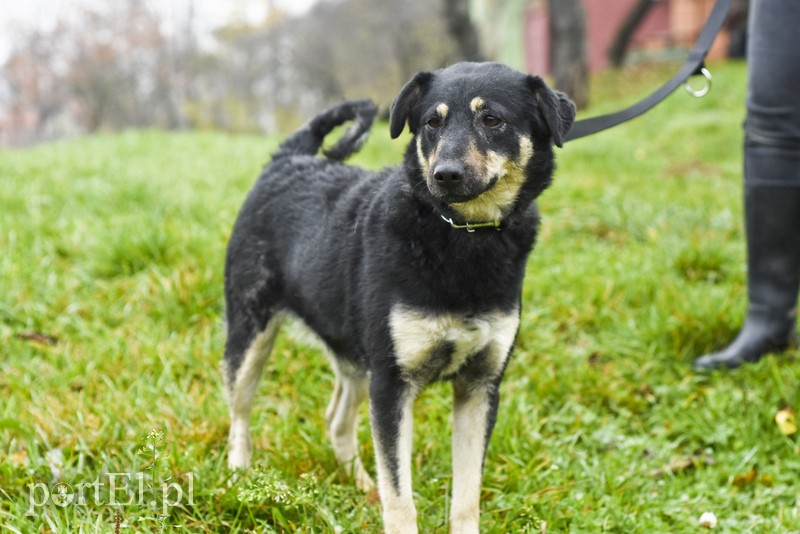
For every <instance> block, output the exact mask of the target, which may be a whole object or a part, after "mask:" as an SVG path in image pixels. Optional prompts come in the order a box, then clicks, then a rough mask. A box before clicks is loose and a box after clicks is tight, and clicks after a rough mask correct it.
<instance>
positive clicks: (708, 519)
mask: <svg viewBox="0 0 800 534" xmlns="http://www.w3.org/2000/svg"><path fill="white" fill-rule="evenodd" d="M700 526H701V527H705V528H714V527H716V526H717V516H715V515H714V512H703V515H701V516H700Z"/></svg>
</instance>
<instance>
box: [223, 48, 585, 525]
mask: <svg viewBox="0 0 800 534" xmlns="http://www.w3.org/2000/svg"><path fill="white" fill-rule="evenodd" d="M375 113H376V109H375V107H374V106H373V105H372V104H371V103H369V102H366V101H359V102H345V103H343V104H340V105H339V106H336V107H334V108H332V109H330V110H328V111H326V112H324V113H322V114H320V115H319V116H317V117H316V118H314V119H313V120H312V121H311V122H310V123H308V124H307V125H306V126H305V127H303V128H302V129H300V130H299V131H298V132H296V133H295V134H294V135H293V136H292V137H290V138H289V139H288V140H287V141H286V142H285V143H284V144H283V145H281V147H280V148H279V150H278V152H277V153H276V154H275V156H274V158H273V160H272V162H271V163H270V164H269V165H267V166H266V168H265V169H264V171H263V173H262V174H261V176H260V177H259V179H258V181H257V182H256V184H255V186H254V187H253V189H252V191H251V192H250V194H249V196H248V198H247V200H246V202H245V204H244V206H243V207H242V210H241V212H240V214H239V217H238V219H237V221H236V225H235V227H234V230H233V234H232V236H231V239H230V244H229V246H228V254H227V261H226V265H225V297H226V301H227V315H228V330H229V331H228V339H227V344H226V347H225V359H224V365H223V368H224V374H225V378H226V381H227V385H228V394H229V401H230V412H231V429H230V440H229V453H228V454H229V456H228V461H229V465H230V466H231V467H233V468H239V467H245V466H247V465H248V463H249V461H250V441H249V429H248V424H249V415H250V409H251V406H252V401H253V394H254V392H255V390H256V385H257V382H258V379H259V377H260V375H261V371H262V368H263V365H264V362H265V360H266V359H267V356H268V355H269V352H270V349H271V347H272V343H273V341H274V339H275V336H276V334H277V332H278V328H279V325H280V323H281V321H282V319H283V318H284V317H285V316H286V315H287V314H290V315H292V316H296V317H299V318H300V319H301V320H302V321H303V322H305V323H306V324H307V325H308V326H309V327H310V328H311V329H312V330H313V331H314V332H315V333H316V334H318V336H319V337H320V338H321V339H322V340H323V341H324V343H325V345H326V346H327V348H328V349H329V352H330V353H331V355H332V361H333V363H334V365H333V367H334V370H335V371H336V383H335V386H334V393H333V398H332V399H331V402H330V405H329V406H328V409H327V412H326V414H325V416H326V417H325V418H326V421H327V424H328V429H329V432H330V438H331V441H332V443H333V449H334V453H335V455H336V458H337V460H338V461H340V462H341V463H342V464H344V465H345V466H347V468H348V469H349V470H350V471H351V472H352V474H353V476H354V478H355V482H356V484H357V485H358V487H360V488H362V489H364V490H370V489H371V488H372V487H373V482H372V479H371V478H370V476H369V475H368V474H367V471H366V470H365V468H364V466H363V464H362V462H361V460H360V459H359V457H358V452H357V451H358V447H357V442H356V426H357V414H358V407H359V405H360V404H361V402H362V401H363V400H364V399H366V398H367V397H368V398H369V401H370V402H369V406H370V420H371V426H372V435H373V439H374V444H375V456H376V464H377V472H378V490H379V493H380V498H381V501H382V505H383V518H384V526H385V529H386V532H388V533H394V532H403V533H408V532H416V531H417V527H416V509H415V507H414V502H413V500H412V484H411V444H412V420H413V415H412V406H413V402H414V398H415V396H416V395H417V393H418V392H419V391H420V389H421V388H423V387H424V386H426V385H427V384H429V383H431V382H433V381H437V380H448V381H450V382H452V385H453V390H454V412H453V434H452V447H453V466H454V473H453V500H452V513H451V531H453V532H459V533H464V532H477V531H478V513H479V512H478V511H479V497H480V486H481V472H482V469H483V461H484V455H485V451H486V446H487V443H488V440H489V437H490V436H491V433H492V429H493V427H494V423H495V416H496V412H497V404H498V386H499V384H500V380H501V378H502V376H503V373H504V371H505V368H506V365H507V363H508V358H509V355H510V352H511V348H512V345H513V343H514V339H515V337H516V333H517V329H518V325H519V314H520V294H521V289H522V279H523V275H524V273H525V264H526V259H527V257H528V253H529V252H530V250H531V248H532V246H533V243H534V238H535V235H536V226H537V222H538V214H537V211H536V207H535V204H534V199H535V198H536V197H537V196H538V195H539V193H541V192H542V190H544V189H545V188H546V187H547V186H548V185H549V184H550V180H551V175H552V172H553V168H554V163H553V150H552V145H553V144H556V145H558V146H561V143H562V140H563V139H564V135H565V134H566V132H567V131H568V130H569V128H570V126H571V124H572V121H573V119H574V116H575V108H574V106H573V104H572V103H571V102H570V101H569V99H568V98H567V97H566V96H565V95H564V94H562V93H559V92H557V91H552V90H551V89H549V88H548V87H547V86H546V85H545V84H544V82H543V81H542V80H541V79H540V78H538V77H535V76H528V75H524V74H521V73H519V72H516V71H514V70H512V69H509V68H508V67H505V66H502V65H499V64H496V63H459V64H456V65H454V66H451V67H449V68H446V69H443V70H440V71H436V72H423V73H419V74H417V75H416V76H414V77H413V78H412V79H411V80H410V81H409V82H408V83H407V84H406V85H405V86H404V87H403V88H402V90H401V91H400V93H399V94H398V96H397V97H396V99H395V101H394V103H393V105H392V109H391V116H390V131H391V135H392V137H394V138H396V137H397V136H399V135H400V133H401V132H402V130H403V128H404V127H405V124H406V123H408V126H409V129H410V130H411V133H412V134H413V135H414V137H413V139H412V142H411V143H410V145H409V146H408V149H407V151H406V154H405V157H404V160H403V164H402V165H401V166H400V167H397V168H390V169H386V170H384V171H382V172H377V173H375V172H368V171H365V170H362V169H359V168H356V167H352V166H346V165H344V164H342V163H339V162H338V161H336V160H341V159H344V158H345V157H346V156H348V155H349V154H350V153H351V152H353V151H355V150H357V149H358V148H359V147H360V144H361V142H363V140H364V138H365V137H366V133H367V131H368V129H369V127H370V125H371V123H372V120H373V119H374V116H375ZM348 120H352V121H354V122H353V125H352V126H351V128H350V130H349V131H348V132H346V133H345V134H344V136H343V137H342V139H341V140H340V141H339V142H338V143H337V144H336V145H335V146H334V147H333V148H332V149H331V150H330V151H328V152H326V155H327V156H328V157H327V158H320V157H315V154H316V152H317V151H318V150H319V149H320V146H321V144H322V141H323V138H324V137H325V135H326V134H327V133H328V132H330V131H331V129H333V128H334V127H335V126H337V125H339V124H341V123H343V122H346V121H348ZM445 218H446V219H448V220H450V221H452V225H451V223H450V222H445V220H444V219H445ZM493 226H497V228H495V227H493Z"/></svg>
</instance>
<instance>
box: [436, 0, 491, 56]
mask: <svg viewBox="0 0 800 534" xmlns="http://www.w3.org/2000/svg"><path fill="white" fill-rule="evenodd" d="M442 7H443V13H444V17H445V20H446V21H447V31H448V33H449V34H450V35H451V36H452V38H453V41H454V42H455V44H456V53H457V55H458V59H459V60H462V61H482V60H483V59H484V58H483V54H481V46H480V39H479V38H478V31H477V29H476V28H475V26H474V25H473V24H472V20H471V19H470V16H469V1H468V0H444V4H443V6H442Z"/></svg>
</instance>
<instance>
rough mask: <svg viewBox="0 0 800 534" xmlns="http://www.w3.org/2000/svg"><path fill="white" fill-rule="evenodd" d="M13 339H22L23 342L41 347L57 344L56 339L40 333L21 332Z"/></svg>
mask: <svg viewBox="0 0 800 534" xmlns="http://www.w3.org/2000/svg"><path fill="white" fill-rule="evenodd" d="M14 337H16V338H17V339H24V340H25V341H33V342H35V343H41V344H43V345H55V344H56V343H58V338H56V337H53V336H48V335H47V334H42V333H41V332H21V333H19V334H16V335H15V336H14Z"/></svg>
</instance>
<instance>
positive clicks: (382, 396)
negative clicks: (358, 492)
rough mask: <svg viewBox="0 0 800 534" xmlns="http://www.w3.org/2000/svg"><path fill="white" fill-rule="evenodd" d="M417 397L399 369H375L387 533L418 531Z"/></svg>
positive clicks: (374, 407)
mask: <svg viewBox="0 0 800 534" xmlns="http://www.w3.org/2000/svg"><path fill="white" fill-rule="evenodd" d="M414 398H415V391H414V390H413V388H412V387H411V386H409V384H408V383H406V382H405V381H404V380H403V379H402V378H401V377H400V376H398V375H397V374H396V370H395V369H389V370H385V371H384V372H382V373H376V372H373V373H372V376H371V377H370V420H371V424H372V437H373V440H374V443H375V463H376V467H377V470H378V491H379V492H380V497H381V505H382V507H383V526H384V530H385V532H386V534H416V533H417V510H416V508H415V507H414V498H413V496H412V494H411V443H412V433H413V426H414V414H413V405H414Z"/></svg>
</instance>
